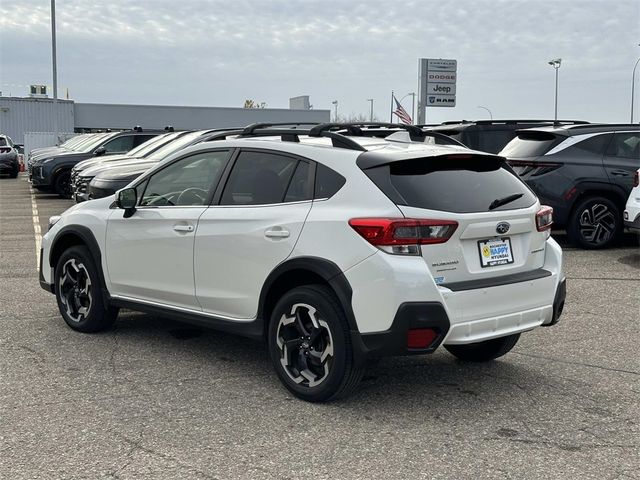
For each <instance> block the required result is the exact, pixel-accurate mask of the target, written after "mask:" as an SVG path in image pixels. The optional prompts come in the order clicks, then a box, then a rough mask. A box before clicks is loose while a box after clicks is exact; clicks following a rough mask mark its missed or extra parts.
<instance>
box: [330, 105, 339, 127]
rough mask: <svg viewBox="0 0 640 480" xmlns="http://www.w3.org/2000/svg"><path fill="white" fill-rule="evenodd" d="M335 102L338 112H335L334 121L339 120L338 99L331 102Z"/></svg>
mask: <svg viewBox="0 0 640 480" xmlns="http://www.w3.org/2000/svg"><path fill="white" fill-rule="evenodd" d="M331 103H332V104H333V106H334V107H335V109H336V113H335V118H334V120H333V121H334V122H336V123H337V122H338V100H334V101H333V102H331Z"/></svg>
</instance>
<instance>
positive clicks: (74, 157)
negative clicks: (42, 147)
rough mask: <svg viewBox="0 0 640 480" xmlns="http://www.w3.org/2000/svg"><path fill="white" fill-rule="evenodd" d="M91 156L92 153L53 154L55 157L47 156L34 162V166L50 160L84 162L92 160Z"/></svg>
mask: <svg viewBox="0 0 640 480" xmlns="http://www.w3.org/2000/svg"><path fill="white" fill-rule="evenodd" d="M91 156H92V154H91V153H81V152H68V153H62V154H53V155H51V154H50V155H45V156H44V157H43V158H40V159H38V160H36V161H35V162H33V164H34V165H38V164H41V163H43V162H44V161H45V160H47V159H49V158H53V159H56V160H62V161H64V160H69V161H80V160H84V159H85V158H91Z"/></svg>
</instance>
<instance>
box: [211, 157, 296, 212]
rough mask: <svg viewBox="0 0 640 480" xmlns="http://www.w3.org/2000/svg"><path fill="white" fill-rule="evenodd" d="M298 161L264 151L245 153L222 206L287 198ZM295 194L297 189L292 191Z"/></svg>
mask: <svg viewBox="0 0 640 480" xmlns="http://www.w3.org/2000/svg"><path fill="white" fill-rule="evenodd" d="M297 164H298V160H296V159H294V158H291V157H285V156H283V155H278V154H273V153H264V152H241V153H240V155H239V156H238V159H237V160H236V163H235V164H234V166H233V170H231V174H230V175H229V179H228V180H227V184H226V185H225V187H224V191H223V192H222V198H221V200H220V204H221V205H267V204H272V203H281V202H283V201H284V196H285V192H286V191H287V188H288V187H289V186H290V185H289V184H290V181H291V179H292V177H293V175H294V172H295V170H296V167H297ZM291 192H292V195H294V193H293V188H292V190H291Z"/></svg>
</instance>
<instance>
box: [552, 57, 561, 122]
mask: <svg viewBox="0 0 640 480" xmlns="http://www.w3.org/2000/svg"><path fill="white" fill-rule="evenodd" d="M561 63H562V59H561V58H556V59H554V60H550V61H549V65H551V66H552V67H553V68H554V70H555V71H556V108H555V114H554V118H553V121H554V122H557V121H558V70H559V69H560V64H561Z"/></svg>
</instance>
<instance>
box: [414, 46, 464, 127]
mask: <svg viewBox="0 0 640 480" xmlns="http://www.w3.org/2000/svg"><path fill="white" fill-rule="evenodd" d="M457 77H458V62H457V61H456V60H452V59H443V58H420V59H419V60H418V124H425V123H426V122H427V115H426V114H427V111H426V109H427V107H455V106H456V80H457Z"/></svg>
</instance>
